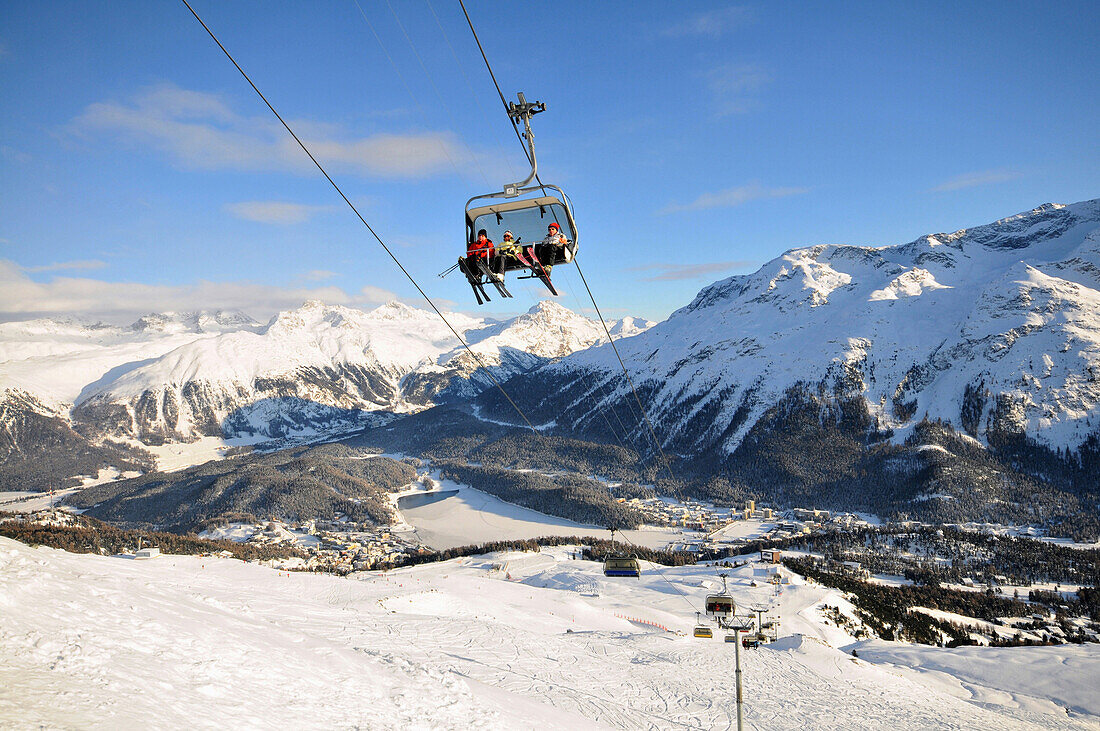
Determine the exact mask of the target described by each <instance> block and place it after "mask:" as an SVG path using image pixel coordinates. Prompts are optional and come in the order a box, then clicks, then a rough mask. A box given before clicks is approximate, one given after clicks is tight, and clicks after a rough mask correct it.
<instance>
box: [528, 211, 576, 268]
mask: <svg viewBox="0 0 1100 731" xmlns="http://www.w3.org/2000/svg"><path fill="white" fill-rule="evenodd" d="M566 243H568V239H566V238H565V234H563V233H562V232H561V226H559V225H558V222H557V221H554V222H553V223H551V224H550V225H549V226H547V227H546V238H544V239H543V240H542V242H541V243H540V244H539V245H538V246H537V247H535V255H536V256H537V257H538V258H539V261H540V262H542V265H543V267H545V268H546V271H547V273H549V272H550V267H551V266H552V265H553V263H554V262H555V261H557V259H558V254H559V252H560V251H561V250H562V248H564V247H565V245H566Z"/></svg>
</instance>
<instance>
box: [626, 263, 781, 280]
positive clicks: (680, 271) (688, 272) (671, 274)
mask: <svg viewBox="0 0 1100 731" xmlns="http://www.w3.org/2000/svg"><path fill="white" fill-rule="evenodd" d="M758 263H759V262H754V261H714V262H708V263H704V264H662V263H658V264H646V265H645V266H639V267H630V270H631V271H655V272H657V273H656V274H654V275H653V276H651V277H645V278H644V279H643V280H642V281H645V282H674V281H679V280H681V279H698V278H700V277H703V276H705V275H707V274H714V273H715V272H728V271H729V270H730V269H744V268H745V267H750V266H755V265H756V264H758Z"/></svg>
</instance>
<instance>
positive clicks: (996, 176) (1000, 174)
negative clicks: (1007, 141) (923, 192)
mask: <svg viewBox="0 0 1100 731" xmlns="http://www.w3.org/2000/svg"><path fill="white" fill-rule="evenodd" d="M1023 176H1024V174H1023V173H1021V172H1018V171H1016V170H1009V169H1007V168H998V169H996V170H981V171H978V172H974V173H964V174H963V175H956V176H955V177H953V178H951V179H950V180H945V181H944V182H942V183H940V184H939V185H937V186H936V187H935V188H931V191H932V192H933V193H943V192H946V191H949V190H960V189H962V188H975V187H977V186H979V185H993V184H994V183H1006V182H1008V181H1009V180H1016V179H1018V178H1022V177H1023Z"/></svg>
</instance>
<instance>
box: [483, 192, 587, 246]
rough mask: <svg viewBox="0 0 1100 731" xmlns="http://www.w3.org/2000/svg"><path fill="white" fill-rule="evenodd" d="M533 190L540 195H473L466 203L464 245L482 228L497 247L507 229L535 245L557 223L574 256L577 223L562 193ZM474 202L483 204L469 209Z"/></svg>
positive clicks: (527, 242) (518, 237)
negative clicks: (515, 196)
mask: <svg viewBox="0 0 1100 731" xmlns="http://www.w3.org/2000/svg"><path fill="white" fill-rule="evenodd" d="M533 190H535V191H540V192H542V193H543V195H539V196H537V197H533V198H501V197H499V194H489V195H481V196H475V197H473V198H471V199H470V200H469V201H467V202H466V241H467V243H469V242H472V241H473V240H474V239H475V238H476V237H477V232H478V231H479V230H481V229H485V230H486V232H487V233H488V235H489V238H490V239H491V240H492V241H494V242H496V243H498V244H499V243H500V241H501V239H502V238H503V234H504V232H505V231H506V230H511V231H512V233H513V234H514V235H515V237H516V238H517V239H522V241H523V242H524V243H526V244H534V243H537V242H539V241H541V240H542V239H543V237H545V236H546V229H547V226H549V225H550V223H553V222H556V223H557V224H558V225H559V226H560V227H561V232H562V234H564V235H565V238H566V239H567V240H568V241H569V242H570V246H569V248H570V249H572V252H571V253H573V254H575V253H576V249H577V224H576V222H575V221H574V220H573V210H572V206H570V205H569V200H568V198H566V196H565V192H564V191H562V190H561V188H558V187H556V186H552V185H548V186H544V188H543V189H540V188H535V189H533ZM551 193H553V194H551ZM475 202H484V203H485V205H479V206H474V207H471V204H473V203H475ZM547 219H550V220H547ZM570 258H571V257H570Z"/></svg>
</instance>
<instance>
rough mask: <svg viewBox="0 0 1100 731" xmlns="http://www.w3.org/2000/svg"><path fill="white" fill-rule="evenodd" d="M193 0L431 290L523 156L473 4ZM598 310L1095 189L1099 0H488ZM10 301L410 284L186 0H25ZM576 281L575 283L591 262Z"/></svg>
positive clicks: (569, 298) (486, 21)
mask: <svg viewBox="0 0 1100 731" xmlns="http://www.w3.org/2000/svg"><path fill="white" fill-rule="evenodd" d="M194 6H195V8H196V10H197V11H198V12H199V14H200V15H202V16H203V19H204V20H205V21H206V22H207V24H208V25H210V27H211V28H212V29H213V30H214V32H215V33H217V34H218V35H219V37H220V39H221V40H222V42H223V43H224V44H225V45H226V46H227V48H228V49H229V50H230V51H231V52H232V53H233V54H234V55H235V56H236V57H237V60H238V62H239V63H241V65H242V66H243V67H244V68H245V70H246V71H248V72H249V73H250V74H251V75H252V77H253V79H254V81H255V82H256V83H257V85H258V86H259V87H260V88H261V89H262V90H263V91H264V92H265V94H266V95H267V96H268V98H269V99H270V100H271V102H272V103H273V104H274V105H275V107H276V108H277V109H278V110H279V111H280V113H281V114H282V115H283V116H284V118H286V119H287V120H288V121H290V122H291V124H292V126H294V127H295V128H296V131H298V132H299V134H300V135H301V136H302V137H303V138H305V139H306V141H307V143H308V144H310V145H311V147H313V148H314V151H315V153H316V154H317V155H318V157H319V158H320V159H321V160H322V162H323V163H324V164H325V165H326V166H327V167H328V168H329V171H330V173H331V174H332V175H333V177H334V178H335V179H336V180H337V182H339V183H340V185H341V186H342V187H343V188H344V190H345V192H346V193H347V194H348V195H349V197H351V199H352V200H353V201H354V202H355V203H356V204H357V205H358V206H360V210H361V212H362V213H363V215H364V216H365V217H366V218H367V220H368V221H369V222H370V223H371V225H372V226H373V227H374V228H375V230H376V231H378V233H379V234H380V235H381V236H382V238H383V239H384V240H385V241H386V242H387V243H388V244H391V246H392V248H393V250H394V252H395V254H396V255H397V256H398V257H399V258H400V259H401V260H402V261H403V263H405V265H406V267H407V268H408V269H409V270H410V271H411V272H412V273H413V274H414V275H415V276H416V277H417V278H418V280H419V281H420V283H421V285H422V286H423V287H424V288H425V289H426V291H427V292H428V293H429V294H430V295H431V296H432V297H433V298H437V299H438V301H439V302H440V303H441V304H442V305H443V306H444V307H445V308H448V309H462V310H465V311H474V310H477V311H479V312H481V313H483V314H487V315H490V316H493V315H497V316H502V315H505V314H511V313H514V312H517V311H522V310H525V309H527V308H528V307H529V306H530V305H531V304H534V302H535V301H537V300H538V299H540V298H542V296H543V291H542V290H541V285H540V286H534V285H531V284H530V283H516V284H515V286H513V287H512V289H513V292H514V294H515V295H516V297H515V299H513V300H506V301H503V302H501V301H500V300H499V298H494V301H493V303H492V304H491V305H489V306H486V307H484V308H481V309H478V308H476V306H475V305H474V303H473V298H472V296H471V293H470V292H469V288H468V287H467V286H466V285H465V283H464V282H463V281H462V280H461V278H460V277H459V276H458V275H457V274H454V275H451V276H450V277H449V278H447V279H445V280H440V279H438V278H437V277H436V276H435V274H436V273H437V272H439V271H442V270H443V269H445V268H446V267H447V266H449V265H450V264H451V263H453V262H454V259H455V258H456V256H457V255H458V253H459V251H460V250H461V249H462V246H463V243H462V241H463V228H462V209H463V205H464V203H465V201H466V199H467V198H469V197H470V196H472V195H476V194H479V193H485V192H489V191H490V190H493V189H499V188H500V187H501V185H502V184H503V183H505V182H509V181H512V180H515V179H519V178H522V177H524V175H525V173H526V169H525V166H524V161H523V156H522V151H521V150H520V147H519V144H518V143H517V141H516V139H515V137H514V135H513V133H512V131H511V129H510V124H509V123H508V121H507V119H506V117H505V116H504V114H503V112H502V111H501V108H500V105H499V100H498V99H497V97H496V92H495V90H494V89H493V87H492V83H491V81H490V80H489V78H488V75H487V73H486V72H485V69H484V67H483V66H482V63H481V58H480V56H479V54H478V52H477V49H476V46H475V45H474V44H473V41H472V38H471V36H470V33H469V30H468V28H467V27H466V25H465V20H464V18H463V16H462V11H461V8H460V7H459V6H458V4H457V2H455V3H451V2H444V0H407V1H405V2H401V1H398V0H389V1H388V2H387V1H386V0H383V1H382V2H376V1H375V0H359V2H358V4H357V3H356V2H355V0H347V2H344V1H342V0H341V1H333V2H323V3H287V2H232V1H230V2H212V1H211V0H196V1H195V3H194ZM467 7H468V8H469V10H470V13H471V15H472V17H473V19H474V22H475V24H476V25H477V27H478V32H479V34H480V35H481V38H482V41H483V43H484V44H485V46H486V51H487V53H488V54H489V58H490V61H491V62H492V63H493V66H494V70H495V71H496V74H497V78H498V80H499V81H500V83H501V86H502V88H503V90H504V91H505V94H506V95H507V96H509V97H514V95H515V92H517V91H523V92H525V93H526V95H527V97H528V98H529V99H540V100H542V101H544V102H546V103H547V105H548V107H549V110H548V111H547V112H546V113H545V114H542V115H539V116H538V117H536V118H535V123H534V127H535V136H536V148H537V151H538V156H539V163H540V173H541V175H542V179H543V180H544V181H546V182H553V183H556V184H559V185H561V186H562V187H563V188H565V190H566V191H567V192H568V193H569V195H570V196H571V197H572V199H573V202H574V204H575V206H576V216H577V222H578V226H579V228H580V232H581V251H580V261H581V264H582V266H583V267H584V272H585V275H586V277H587V278H588V280H589V284H590V285H591V286H592V287H593V289H594V291H595V293H596V296H597V300H598V301H599V303H600V306H601V308H602V309H603V310H604V313H605V315H607V316H611V317H618V316H621V315H623V314H633V315H642V316H645V317H649V318H651V319H663V318H665V317H666V316H667V315H668V314H669V313H670V312H671V311H672V310H673V309H675V308H676V307H679V306H682V305H683V304H685V303H686V302H688V301H689V300H690V299H691V298H692V297H693V296H694V294H695V293H696V292H697V291H698V290H699V289H700V288H701V287H702V286H704V285H706V284H708V283H709V282H711V281H714V280H716V279H720V278H722V277H725V276H729V275H730V274H736V273H746V272H750V271H753V270H755V269H756V268H757V267H758V266H759V265H760V264H762V263H763V262H765V261H767V260H769V259H771V258H773V257H775V256H777V255H779V254H781V253H782V252H783V251H785V250H787V249H789V248H793V247H797V246H805V245H812V244H819V243H852V244H864V245H877V246H881V245H888V244H897V243H904V242H907V241H910V240H912V239H914V238H916V237H917V236H919V235H921V234H925V233H934V232H938V231H951V230H955V229H958V228H962V227H965V226H971V225H976V224H981V223H987V222H989V221H992V220H995V219H997V218H1000V217H1003V216H1007V215H1011V214H1013V213H1017V212H1019V211H1022V210H1026V209H1030V208H1032V207H1034V206H1036V205H1039V204H1041V203H1044V202H1048V201H1053V202H1062V203H1070V202H1074V201H1078V200H1084V199H1088V198H1094V197H1097V196H1098V195H1100V175H1098V172H1097V171H1098V170H1100V146H1098V144H1097V140H1098V139H1100V135H1098V132H1100V129H1098V126H1100V125H1098V122H1097V120H1098V119H1100V114H1098V112H1100V109H1098V99H1100V88H1098V87H1100V84H1098V81H1097V78H1098V75H1097V74H1096V69H1097V68H1100V51H1098V50H1097V49H1098V45H1100V44H1097V43H1096V42H1095V39H1096V38H1097V37H1098V36H1100V11H1098V10H1097V8H1096V6H1095V4H1094V3H1091V4H1090V3H1061V4H1057V5H1049V6H1042V7H1039V6H1035V5H1034V4H1023V3H1005V2H997V3H905V4H902V3H877V2H866V3H856V2H852V3H844V4H825V3H793V2H775V3H748V4H736V5H729V4H722V3H658V2H632V3H591V2H575V3H574V2H555V3H553V4H546V3H517V2H479V1H478V0H471V1H470V2H468V4H467ZM4 18H5V20H4V23H3V25H0V108H3V109H4V110H5V112H4V114H3V115H0V319H3V320H11V319H23V318H25V317H29V316H33V315H40V314H48V315H56V314H73V315H82V316H89V317H105V318H109V319H116V320H125V319H126V318H130V316H131V315H134V314H137V313H142V312H149V311H160V310H166V309H177V310H180V309H196V308H215V307H223V308H224V307H228V308H237V309H243V310H244V311H246V312H248V313H249V314H252V315H253V316H255V317H257V318H258V319H266V318H267V317H269V316H270V315H271V314H272V313H273V312H274V311H276V310H277V309H281V308H286V307H292V306H295V305H296V304H298V303H300V302H301V301H303V300H304V299H307V298H320V299H323V300H325V301H327V302H330V303H333V304H348V305H352V306H357V307H369V306H373V305H375V304H378V303H381V302H383V301H385V300H386V299H389V298H391V297H397V298H400V299H404V300H406V301H409V302H410V303H415V302H416V293H415V290H414V289H413V288H412V287H411V285H409V284H408V283H407V282H406V281H405V280H404V278H403V276H402V275H401V274H400V272H399V271H398V270H397V269H396V267H395V266H394V265H393V263H392V262H391V261H390V260H389V258H388V257H386V256H385V254H384V252H382V251H381V249H380V248H379V247H378V245H377V243H376V242H375V241H374V240H373V238H371V237H370V236H369V234H368V233H367V232H366V230H365V229H364V228H363V226H362V225H361V224H360V223H359V221H358V220H357V219H356V218H355V217H354V215H353V214H352V213H351V211H350V210H349V209H348V208H347V207H346V206H345V204H344V203H343V202H342V201H341V200H340V199H339V198H338V197H337V196H336V193H335V192H334V191H333V190H332V189H331V188H330V187H328V184H327V183H326V182H325V181H324V180H323V178H321V177H320V176H319V174H317V173H316V172H315V171H313V170H312V169H311V167H310V163H309V161H308V159H306V158H305V156H304V155H303V154H302V153H301V152H300V150H298V149H297V148H296V146H295V145H294V143H293V141H292V140H291V139H290V138H289V136H287V135H286V133H285V132H284V131H283V130H282V129H281V127H279V126H278V122H277V120H275V119H274V117H272V116H271V114H270V112H268V110H267V109H266V107H264V106H263V104H262V102H261V101H260V100H259V98H258V97H256V96H255V94H254V93H253V92H252V90H251V89H250V88H249V87H248V86H247V85H246V84H245V82H244V80H243V79H242V78H241V77H240V76H239V75H238V73H237V71H236V70H235V69H234V68H233V67H232V66H231V65H230V64H229V62H228V61H227V60H226V59H225V57H224V56H223V55H222V54H221V52H220V51H219V50H218V49H217V47H216V46H215V45H214V44H213V42H212V41H211V40H210V38H209V37H208V36H207V35H206V33H205V32H204V31H203V30H202V28H201V27H200V26H199V25H198V23H197V22H196V21H195V20H194V18H193V17H192V16H191V14H190V13H189V12H188V11H187V9H186V8H185V7H184V6H183V4H182V3H176V2H111V3H83V2H73V3H60V2H40V3H6V4H5V9H4ZM555 279H556V281H558V283H559V284H560V285H562V287H563V289H564V295H563V297H562V298H561V299H560V302H561V303H562V304H564V305H565V306H567V307H570V308H572V309H583V308H584V305H585V304H586V299H585V296H584V294H583V287H582V286H581V284H580V280H579V278H578V277H577V275H576V272H575V270H571V268H570V267H559V268H558V269H557V270H556V271H555Z"/></svg>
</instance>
